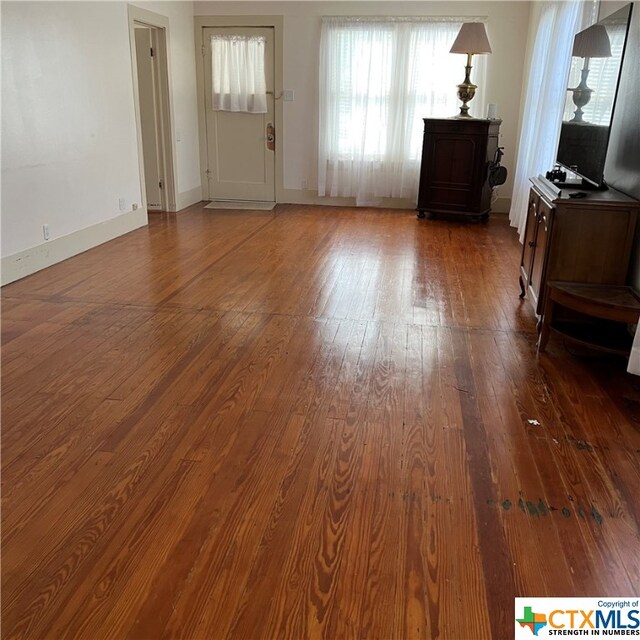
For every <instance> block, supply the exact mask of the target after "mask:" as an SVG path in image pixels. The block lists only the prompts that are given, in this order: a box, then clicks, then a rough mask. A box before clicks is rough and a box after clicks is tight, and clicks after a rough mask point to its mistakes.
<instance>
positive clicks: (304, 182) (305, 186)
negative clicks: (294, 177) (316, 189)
mask: <svg viewBox="0 0 640 640" xmlns="http://www.w3.org/2000/svg"><path fill="white" fill-rule="evenodd" d="M300 188H301V189H303V190H305V189H308V188H309V181H308V180H307V179H306V178H304V179H303V180H300Z"/></svg>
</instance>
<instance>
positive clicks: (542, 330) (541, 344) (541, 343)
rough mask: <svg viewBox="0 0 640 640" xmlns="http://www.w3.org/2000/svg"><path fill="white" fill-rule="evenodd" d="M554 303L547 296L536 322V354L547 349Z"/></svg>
mask: <svg viewBox="0 0 640 640" xmlns="http://www.w3.org/2000/svg"><path fill="white" fill-rule="evenodd" d="M553 307H554V302H553V300H551V296H547V301H546V303H545V305H544V309H543V311H542V317H541V318H540V321H539V322H538V333H539V336H538V353H542V352H543V351H544V350H545V349H546V348H547V342H549V334H550V333H551V329H550V327H551V322H552V320H553Z"/></svg>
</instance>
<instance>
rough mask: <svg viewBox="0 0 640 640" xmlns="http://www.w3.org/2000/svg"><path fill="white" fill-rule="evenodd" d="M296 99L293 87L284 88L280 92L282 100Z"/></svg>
mask: <svg viewBox="0 0 640 640" xmlns="http://www.w3.org/2000/svg"><path fill="white" fill-rule="evenodd" d="M295 99H296V95H295V93H294V91H293V89H286V90H285V91H283V92H282V100H283V101H284V102H293V101H294V100H295Z"/></svg>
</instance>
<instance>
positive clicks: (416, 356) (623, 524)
mask: <svg viewBox="0 0 640 640" xmlns="http://www.w3.org/2000/svg"><path fill="white" fill-rule="evenodd" d="M519 258H520V245H519V244H518V241H517V237H516V234H515V231H513V230H512V229H510V228H509V226H508V222H507V220H506V219H505V218H502V217H499V216H494V217H492V219H491V220H489V222H488V223H487V224H486V225H461V224H458V223H452V222H450V221H445V220H423V221H420V222H418V221H416V220H415V216H414V213H413V212H410V211H397V210H395V211H394V210H384V209H366V208H362V209H360V208H349V207H344V208H322V207H315V206H298V205H278V207H277V208H276V209H275V210H274V211H273V212H268V213H266V214H260V213H254V212H247V211H243V212H211V211H208V210H204V209H203V207H202V206H201V205H198V206H194V207H192V208H191V209H189V210H188V211H187V212H184V213H181V214H180V215H179V216H176V215H174V214H166V215H162V216H154V217H152V218H151V220H150V225H149V227H148V228H144V229H140V230H138V231H134V232H132V233H130V234H127V235H126V236H124V237H122V238H118V239H116V240H114V241H112V242H109V243H106V244H105V245H102V246H100V247H97V248H95V249H92V250H91V251H88V252H85V253H83V254H80V255H78V256H74V257H73V258H71V259H69V260H68V261H65V262H63V263H61V264H59V265H55V266H53V267H51V268H49V269H46V270H43V271H41V272H39V273H36V274H33V275H32V276H30V277H28V278H25V279H24V280H21V281H19V282H16V283H13V284H11V285H8V286H7V287H4V288H3V291H2V298H3V307H2V315H3V336H2V338H3V367H2V420H3V422H2V427H3V428H2V451H3V463H4V466H3V472H4V473H3V476H2V491H3V495H2V506H3V510H2V528H3V539H2V551H3V563H2V580H3V599H2V616H3V637H7V638H12V639H14V638H15V639H18V638H24V639H27V638H28V639H30V638H40V637H43V638H44V637H55V638H73V637H87V638H94V639H96V640H101V639H102V638H115V637H117V638H125V637H127V638H132V639H136V640H137V639H138V638H162V637H166V638H176V637H181V638H229V639H233V640H236V639H240V638H246V639H247V640H255V639H256V638H265V639H267V638H275V637H278V638H292V639H294V638H295V639H298V638H304V637H309V638H327V639H329V638H365V637H367V638H394V639H396V638H397V639H400V638H407V639H408V638H423V639H425V640H426V639H429V638H489V637H496V638H498V637H507V636H509V634H511V633H512V628H513V620H512V617H511V611H512V610H513V598H514V597H516V596H545V595H546V596H571V595H594V594H597V595H601V596H619V595H628V594H629V593H632V592H633V590H634V589H635V588H637V585H639V584H640V560H639V559H638V557H637V553H634V552H635V550H636V548H637V541H638V539H640V507H639V504H640V503H639V502H638V501H637V500H636V493H637V485H638V482H639V481H640V458H639V454H638V452H639V451H640V436H639V433H640V431H639V430H638V425H639V424H640V393H638V389H637V384H636V383H635V378H631V377H630V376H628V375H627V374H626V373H625V372H624V366H623V364H622V363H617V362H616V361H612V360H596V359H581V358H579V357H576V356H574V355H571V354H569V353H567V352H566V351H564V350H563V348H562V346H561V345H560V344H551V345H550V348H549V351H548V353H545V354H543V355H542V356H540V357H537V356H536V352H535V338H536V333H535V320H536V319H535V317H534V316H533V313H532V311H531V309H530V306H529V305H528V304H526V303H523V302H522V301H520V300H519V298H518V284H517V279H518V264H519ZM530 421H533V422H530ZM541 557H552V558H553V562H540V558H541ZM461 610H463V611H465V612H466V613H465V615H461V614H460V611H461Z"/></svg>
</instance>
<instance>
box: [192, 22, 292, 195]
mask: <svg viewBox="0 0 640 640" xmlns="http://www.w3.org/2000/svg"><path fill="white" fill-rule="evenodd" d="M194 25H195V44H196V51H195V54H196V82H197V90H198V129H199V132H200V134H199V136H198V138H199V142H200V175H201V179H202V185H203V188H204V185H206V184H208V180H207V174H206V171H207V138H206V119H205V107H204V105H205V94H204V65H203V55H202V52H203V47H204V39H203V29H205V28H206V27H272V28H273V47H274V49H273V63H274V92H275V95H276V98H278V97H279V96H281V95H282V69H283V57H282V33H283V25H284V18H283V16H195V17H194ZM275 123H276V150H275V198H276V202H282V201H283V193H284V185H283V175H284V172H283V158H282V129H283V126H282V123H283V117H282V100H280V99H276V100H275ZM203 195H205V196H206V195H208V194H203Z"/></svg>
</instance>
